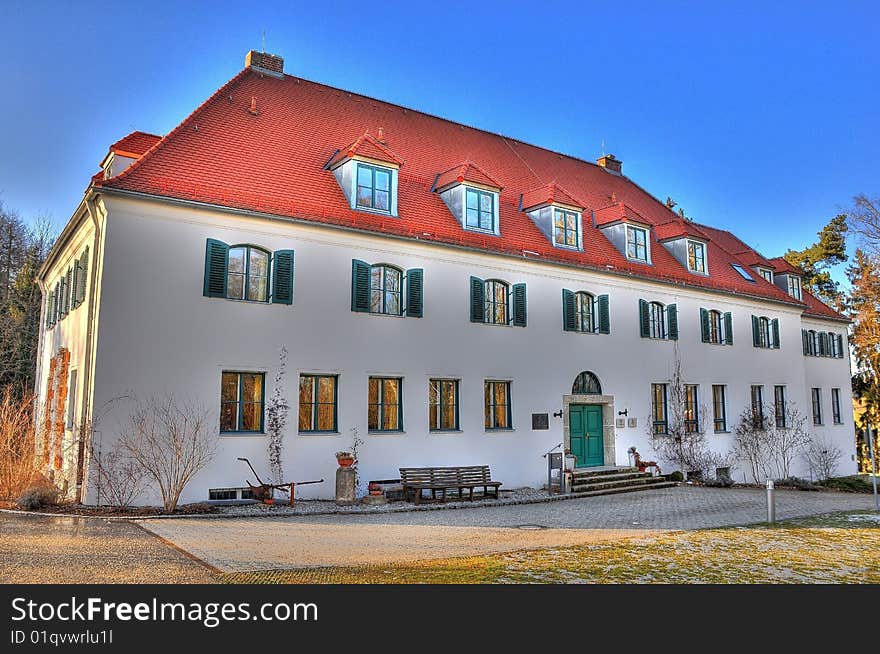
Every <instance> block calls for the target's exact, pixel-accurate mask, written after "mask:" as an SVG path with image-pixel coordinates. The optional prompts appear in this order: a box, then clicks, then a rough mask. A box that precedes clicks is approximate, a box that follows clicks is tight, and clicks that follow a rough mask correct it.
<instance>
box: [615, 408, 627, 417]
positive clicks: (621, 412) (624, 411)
mask: <svg viewBox="0 0 880 654" xmlns="http://www.w3.org/2000/svg"><path fill="white" fill-rule="evenodd" d="M617 415H619V416H628V415H629V409H624V410H623V411H618V412H617Z"/></svg>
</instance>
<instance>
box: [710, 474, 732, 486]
mask: <svg viewBox="0 0 880 654" xmlns="http://www.w3.org/2000/svg"><path fill="white" fill-rule="evenodd" d="M703 486H708V487H710V488H730V487H731V486H733V479H732V478H731V477H730V476H729V475H720V476H718V477H715V478H714V479H707V480H706V481H704V482H703Z"/></svg>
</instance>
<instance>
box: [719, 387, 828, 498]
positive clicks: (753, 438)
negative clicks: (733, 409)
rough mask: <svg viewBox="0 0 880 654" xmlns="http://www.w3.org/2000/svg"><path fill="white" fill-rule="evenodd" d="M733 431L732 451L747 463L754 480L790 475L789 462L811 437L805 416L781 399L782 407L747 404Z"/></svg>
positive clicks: (780, 477)
mask: <svg viewBox="0 0 880 654" xmlns="http://www.w3.org/2000/svg"><path fill="white" fill-rule="evenodd" d="M777 409H778V410H777ZM768 416H773V419H772V420H771V419H770V418H768ZM734 433H735V434H736V440H735V441H734V453H735V454H736V457H737V459H739V460H740V461H744V462H746V463H747V464H748V467H749V472H750V473H751V475H752V479H753V480H754V482H755V483H756V484H761V483H763V482H764V481H766V480H767V479H771V478H775V479H787V478H788V477H790V476H791V466H792V464H793V463H794V461H795V459H796V458H797V457H798V456H801V455H802V454H803V451H804V448H805V447H806V445H807V444H808V443H809V441H810V437H811V434H810V431H809V429H808V427H807V419H806V418H805V417H804V415H803V414H802V413H801V412H800V410H799V409H798V408H797V405H795V404H794V403H793V402H785V404H784V406H782V407H777V405H775V404H772V405H770V406H763V405H762V406H760V407H753V406H751V405H749V406H747V407H746V408H745V409H743V411H742V413H741V414H740V419H739V424H737V426H736V428H735V430H734Z"/></svg>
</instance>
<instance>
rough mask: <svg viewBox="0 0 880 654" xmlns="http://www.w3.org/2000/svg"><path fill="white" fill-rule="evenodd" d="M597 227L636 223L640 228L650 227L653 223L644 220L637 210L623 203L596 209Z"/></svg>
mask: <svg viewBox="0 0 880 654" xmlns="http://www.w3.org/2000/svg"><path fill="white" fill-rule="evenodd" d="M594 214H595V216H596V227H603V226H605V225H611V224H613V223H635V224H637V225H639V226H640V227H650V226H651V221H650V220H647V219H645V218H643V217H642V216H641V214H639V213H638V212H637V211H636V210H635V209H633V208H632V207H630V206H629V205H627V204H624V203H623V202H616V203H614V204H612V205H609V206H607V207H602V208H601V209H596V211H595V212H594Z"/></svg>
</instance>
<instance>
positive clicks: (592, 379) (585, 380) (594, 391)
mask: <svg viewBox="0 0 880 654" xmlns="http://www.w3.org/2000/svg"><path fill="white" fill-rule="evenodd" d="M571 393H572V395H601V394H602V384H600V383H599V378H598V377H596V375H594V374H593V373H591V372H589V371H588V370H585V371H583V372H582V373H580V374H579V375H578V376H577V377H575V379H574V384H572V386H571Z"/></svg>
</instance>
